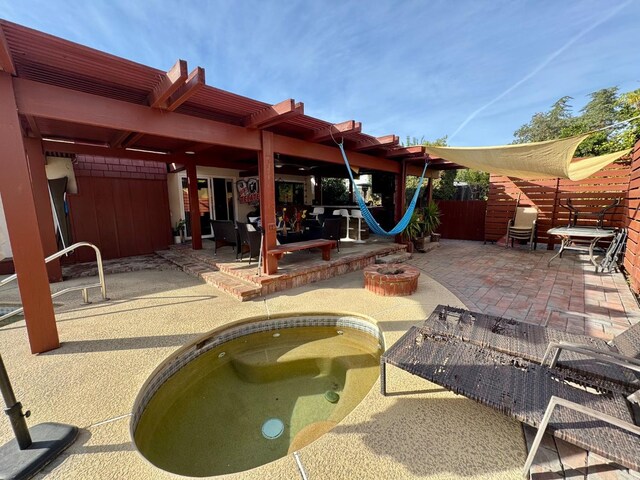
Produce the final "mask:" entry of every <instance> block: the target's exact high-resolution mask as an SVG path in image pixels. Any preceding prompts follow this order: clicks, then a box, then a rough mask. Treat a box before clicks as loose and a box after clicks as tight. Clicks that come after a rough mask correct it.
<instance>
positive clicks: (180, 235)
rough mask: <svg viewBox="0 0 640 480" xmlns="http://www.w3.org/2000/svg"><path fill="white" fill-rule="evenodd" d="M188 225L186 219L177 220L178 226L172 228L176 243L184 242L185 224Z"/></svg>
mask: <svg viewBox="0 0 640 480" xmlns="http://www.w3.org/2000/svg"><path fill="white" fill-rule="evenodd" d="M185 225H186V222H185V221H184V219H182V218H181V219H180V220H178V221H177V222H176V226H175V228H173V229H172V231H173V243H175V244H176V245H179V244H181V243H182V242H183V239H184V226H185Z"/></svg>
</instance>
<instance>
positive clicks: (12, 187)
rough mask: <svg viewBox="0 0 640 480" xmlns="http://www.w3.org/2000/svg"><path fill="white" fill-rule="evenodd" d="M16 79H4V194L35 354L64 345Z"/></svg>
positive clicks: (0, 101)
mask: <svg viewBox="0 0 640 480" xmlns="http://www.w3.org/2000/svg"><path fill="white" fill-rule="evenodd" d="M17 110H18V108H17V105H16V101H15V97H14V89H13V84H12V79H11V77H10V76H9V74H7V73H3V74H0V145H2V155H3V162H2V169H3V170H2V175H0V191H2V202H3V206H4V213H5V217H6V221H7V228H8V231H9V240H10V242H11V251H12V253H13V264H14V266H15V269H16V273H17V275H18V289H19V290H20V297H21V299H22V306H23V307H24V319H25V322H26V324H27V335H28V337H29V344H30V346H31V353H42V352H46V351H49V350H53V349H54V348H58V347H59V346H60V340H59V338H58V329H57V326H56V318H55V314H54V313H53V302H52V300H51V292H50V290H49V279H48V277H47V268H46V266H45V263H44V249H43V248H42V242H41V240H40V229H39V228H38V214H37V209H36V202H35V193H34V191H33V187H32V184H31V178H30V174H29V162H28V159H27V155H26V153H25V146H24V144H23V141H22V132H21V127H20V119H19V118H18V115H17Z"/></svg>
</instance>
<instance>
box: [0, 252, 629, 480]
mask: <svg viewBox="0 0 640 480" xmlns="http://www.w3.org/2000/svg"><path fill="white" fill-rule="evenodd" d="M550 255H551V252H546V251H538V252H532V253H530V252H528V251H526V250H506V249H504V247H498V246H496V245H482V244H481V243H476V242H458V241H444V242H442V245H441V247H440V248H439V249H437V250H435V251H434V252H432V253H429V254H424V255H421V254H416V255H415V256H414V258H413V259H412V260H411V261H410V263H411V264H412V265H414V266H416V267H418V268H420V269H421V270H422V272H423V274H422V275H421V277H420V281H419V285H418V291H417V292H416V293H415V294H414V295H412V296H410V297H379V296H376V295H374V294H372V293H370V292H367V291H365V290H364V289H363V288H362V285H363V279H362V272H352V273H349V274H346V275H343V276H340V277H335V278H331V279H328V280H324V281H321V282H318V283H314V284H310V285H306V286H303V287H300V288H296V289H292V290H287V291H284V292H279V293H276V294H272V295H268V296H266V297H264V298H259V299H255V300H253V301H248V302H244V303H240V302H238V301H237V300H235V299H234V298H232V297H230V296H228V295H226V294H224V293H221V292H218V291H215V290H213V289H212V288H211V287H210V286H209V285H207V284H204V283H202V282H200V281H199V280H197V279H195V278H192V277H190V276H188V275H186V274H184V273H183V272H180V271H169V272H167V271H156V270H153V269H152V270H146V271H138V272H131V273H124V274H111V275H107V287H108V292H109V296H110V297H111V298H112V300H111V301H109V302H105V303H103V302H99V301H96V303H94V304H90V305H84V304H83V303H82V301H81V298H80V295H79V294H76V295H74V294H69V295H67V296H64V297H60V298H59V299H56V303H57V304H59V306H58V307H57V308H56V316H57V320H58V328H59V332H60V337H61V341H62V346H61V348H59V349H57V350H55V351H52V352H49V353H47V354H42V355H38V356H34V355H31V354H30V353H29V348H28V344H27V338H26V330H25V325H24V321H17V322H14V323H11V324H8V325H5V326H3V327H1V328H0V344H1V345H2V355H3V358H4V361H5V364H6V365H7V368H8V370H9V374H10V376H11V379H12V381H13V384H14V389H15V390H16V394H17V397H18V399H19V400H21V401H22V403H23V404H24V405H25V407H26V408H28V409H30V410H31V411H32V412H33V413H32V417H31V418H30V419H29V424H31V425H34V424H37V423H40V422H44V421H57V422H65V423H72V424H75V425H77V426H79V427H81V433H80V436H79V438H78V440H77V441H76V443H75V444H74V445H73V446H72V447H71V448H70V449H69V450H68V451H67V452H65V453H64V454H63V455H62V456H61V457H60V458H59V459H58V460H56V461H55V462H54V463H53V464H52V465H50V466H48V467H47V468H46V470H45V471H44V472H43V473H41V474H40V475H39V476H38V477H36V478H47V479H58V478H60V479H70V478H82V479H86V478H118V479H120V478H127V479H136V478H139V479H148V478H176V476H174V475H170V474H167V473H165V472H162V471H160V470H158V469H156V468H155V467H153V466H151V465H150V464H149V463H147V462H146V461H145V460H144V459H143V458H142V457H141V456H140V455H139V454H138V453H137V452H136V450H135V447H134V446H133V444H132V443H131V441H130V438H129V431H128V426H129V419H130V412H131V408H132V405H133V401H134V399H135V396H136V395H137V393H138V391H139V389H140V387H141V386H142V384H143V382H144V381H145V380H146V378H147V377H148V376H149V375H150V373H151V372H152V371H153V369H154V368H155V367H156V366H157V365H158V364H159V363H160V362H161V361H162V360H163V359H165V358H166V357H167V356H168V355H169V354H170V353H171V352H173V351H175V350H176V349H177V348H178V347H180V346H181V345H184V344H186V343H187V342H190V341H193V340H194V339H195V338H197V337H198V336H199V335H200V334H202V333H204V332H206V331H209V330H211V329H213V328H217V327H219V326H221V325H224V324H227V323H230V322H233V321H236V320H239V319H243V318H246V317H250V316H258V315H261V316H269V315H271V314H274V313H281V312H292V313H293V312H314V311H319V310H322V311H336V312H345V313H346V312H349V313H355V314H360V315H365V316H368V317H370V318H371V319H372V320H374V321H375V322H376V323H377V324H378V326H379V327H380V328H381V330H382V331H383V334H384V338H385V342H386V345H387V347H388V346H390V345H391V344H392V343H393V342H395V340H396V339H398V338H399V337H400V336H401V335H402V334H403V333H404V332H405V331H406V330H407V329H408V328H409V327H410V326H411V325H414V324H418V323H421V322H422V321H423V320H424V318H425V317H426V315H427V314H428V313H429V312H431V310H432V309H433V308H434V307H435V305H437V304H438V303H445V304H450V305H457V306H463V305H464V304H466V306H467V307H470V308H479V309H481V310H483V311H487V312H490V313H494V312H496V310H491V309H493V308H496V309H501V308H503V307H504V305H506V303H507V301H508V300H511V301H510V303H509V305H506V307H504V308H505V310H504V312H502V313H503V314H507V315H509V316H514V317H515V318H521V319H526V320H528V321H537V320H538V313H540V314H542V316H543V317H544V312H546V308H555V307H558V300H557V298H556V297H560V298H562V297H563V295H570V299H569V300H568V302H569V303H568V305H573V307H574V308H577V307H576V302H577V301H578V300H579V299H580V298H581V297H582V298H583V299H584V300H583V305H584V308H583V311H584V312H587V313H590V312H595V313H597V315H598V317H599V318H600V319H601V320H604V321H606V322H607V323H596V324H594V325H592V322H585V323H584V324H583V325H584V331H591V329H593V331H594V332H597V333H600V332H601V333H602V334H603V335H612V334H614V333H615V332H616V331H617V330H618V329H621V328H623V325H624V322H627V325H628V324H630V323H631V322H635V321H637V318H638V313H639V309H638V307H637V305H636V304H635V301H634V300H633V296H632V295H631V294H630V293H628V289H627V287H626V284H625V283H624V282H623V281H621V279H618V274H616V275H613V276H609V275H604V276H603V275H599V276H598V277H601V278H595V276H593V275H591V273H590V272H589V271H588V270H589V269H588V267H586V266H585V265H583V263H584V262H583V261H582V260H581V259H580V258H579V257H572V256H571V255H567V256H566V258H564V259H562V260H561V261H560V265H557V264H556V265H552V267H550V269H549V270H548V271H543V272H542V273H544V275H542V274H541V273H537V272H538V270H542V268H543V267H542V266H544V267H545V268H546V260H547V259H548V258H549V256H550ZM583 267H584V268H583ZM581 272H582V273H581ZM430 276H433V278H435V279H436V280H438V281H436V280H434V279H432V278H430ZM494 276H495V277H496V278H494ZM592 277H594V278H592ZM604 277H607V278H604ZM620 277H622V276H621V275H620ZM551 278H553V282H552V281H551ZM581 278H582V280H580V279H581ZM483 279H484V281H485V282H486V283H485V284H482V280H483ZM81 281H82V279H75V280H71V281H69V282H65V283H78V282H81ZM439 282H441V283H439ZM549 283H551V285H548V284H549ZM567 284H568V285H569V287H567ZM61 287H62V285H56V286H54V288H55V289H58V288H61ZM556 287H557V288H556ZM559 288H565V289H566V290H564V291H566V292H569V293H566V294H564V293H560V292H559V290H558V289H559ZM485 289H486V290H485ZM625 289H626V290H625ZM472 290H473V291H472ZM482 292H484V293H482ZM540 292H545V293H540ZM481 293H482V294H481ZM627 294H628V295H629V297H627ZM474 295H475V296H474ZM591 295H594V298H591ZM616 295H617V300H618V301H619V303H620V305H619V304H618V303H617V302H616ZM587 296H589V298H587ZM17 297H18V294H17V288H13V289H9V290H3V291H1V292H0V303H2V302H14V301H16V300H17ZM485 297H486V298H485ZM92 298H97V295H96V294H94V295H92ZM596 298H601V300H596ZM545 299H546V301H545ZM572 301H573V304H572V303H571V302H572ZM467 302H469V303H467ZM523 302H530V305H528V307H519V306H518V305H521V304H522V303H523ZM534 302H535V303H534ZM543 302H544V305H545V307H546V308H545V309H543V308H542V304H543ZM596 302H597V303H596ZM498 304H500V305H498ZM512 304H513V307H512V306H511V305H512ZM534 305H535V306H536V308H534ZM605 311H606V314H605ZM512 312H513V313H512ZM516 314H517V315H516ZM558 318H562V317H558ZM579 318H582V317H579ZM606 319H608V320H606ZM614 320H615V322H614ZM569 321H571V323H570V324H569ZM569 326H571V328H576V329H578V328H579V327H580V324H579V322H578V320H575V319H573V317H572V318H569V319H567V327H569ZM389 386H390V389H391V390H393V391H402V392H410V393H408V394H406V395H402V396H389V397H383V396H382V395H381V394H380V392H379V383H376V385H375V386H374V387H373V388H372V390H371V391H370V392H369V393H368V395H367V396H366V397H365V399H364V400H363V401H362V403H361V404H360V405H358V407H356V409H355V410H353V411H352V412H351V414H349V415H348V416H347V417H346V418H345V419H344V420H343V421H342V422H341V423H340V424H339V425H338V426H337V427H336V428H334V429H333V430H331V431H330V432H329V433H327V434H326V435H324V436H323V437H321V438H320V439H319V440H317V441H316V442H314V443H312V444H311V445H309V446H307V447H305V448H303V449H302V450H301V451H300V458H301V461H302V464H303V465H304V468H305V470H306V473H307V475H308V478H310V479H312V478H340V479H350V478H354V479H355V478H358V479H360V478H367V479H389V478H403V479H404V478H407V479H412V478H486V479H501V478H510V479H516V478H520V469H521V467H522V465H523V464H524V459H525V456H526V449H525V441H524V437H523V434H522V429H521V426H520V424H518V423H517V422H514V421H512V420H510V419H508V418H506V417H504V416H503V415H500V414H498V413H496V412H495V411H493V410H490V409H488V408H485V407H482V406H481V405H478V404H476V403H474V402H472V401H470V400H468V399H465V398H463V397H460V396H457V395H454V394H452V393H450V392H446V391H443V390H442V389H441V388H440V387H438V386H436V385H433V384H429V383H427V382H424V381H421V380H419V379H417V378H415V377H412V376H410V375H409V374H406V373H405V372H402V371H400V370H397V369H389ZM9 438H11V431H10V428H9V424H8V421H6V420H5V421H0V443H4V442H6V441H7V440H8V439H9ZM552 443H553V442H552ZM549 447H550V448H552V447H553V445H549ZM557 448H558V449H559V450H560V449H563V448H565V446H562V447H561V446H560V445H559V446H558V447H557ZM548 451H549V450H547V449H543V452H545V453H548ZM569 454H570V455H569V457H571V458H574V460H572V462H574V464H575V462H576V461H575V456H576V455H577V458H579V459H584V462H582V460H579V461H578V465H577V466H576V467H573V466H572V464H571V463H567V464H566V465H560V466H559V467H558V468H559V469H560V474H563V472H566V474H567V477H569V476H572V478H573V475H576V474H577V475H578V476H581V478H584V475H582V474H581V473H580V471H581V467H580V465H582V464H584V465H586V464H589V465H591V466H590V467H589V468H590V472H592V473H594V472H595V473H594V475H599V474H598V473H597V472H601V473H602V474H603V475H607V477H606V478H609V477H608V476H609V475H613V474H618V472H615V471H610V469H611V467H610V466H609V465H607V464H606V462H605V461H603V460H602V459H598V458H592V456H589V457H587V456H586V455H585V454H584V452H582V453H580V452H578V453H576V452H575V450H573V449H570V450H569ZM569 457H566V456H565V458H569ZM581 462H582V463H581ZM585 462H586V463H585ZM593 462H596V463H597V465H595V466H594V465H593ZM572 468H574V469H573V470H571V469H572ZM584 470H585V471H586V467H584ZM543 475H544V477H540V478H558V477H557V476H553V475H550V474H548V473H545V474H543ZM619 475H628V474H626V473H623V472H620V473H619ZM226 478H237V479H264V478H269V479H272V478H273V479H296V478H301V476H300V472H299V470H298V468H297V466H296V462H295V460H294V458H293V457H292V456H291V455H289V456H287V457H284V458H281V459H279V460H277V461H275V462H272V463H270V464H267V465H264V466H262V467H259V468H256V469H254V470H250V471H247V472H242V473H238V474H234V475H229V476H228V477H226ZM576 478H577V477H576ZM588 478H594V479H595V478H605V476H601V477H599V476H589V477H588ZM620 478H624V477H620Z"/></svg>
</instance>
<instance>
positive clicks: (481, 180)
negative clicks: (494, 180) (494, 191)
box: [456, 168, 489, 200]
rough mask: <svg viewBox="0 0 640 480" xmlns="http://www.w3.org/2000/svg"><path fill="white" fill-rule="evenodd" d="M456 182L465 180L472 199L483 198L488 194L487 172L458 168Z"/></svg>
mask: <svg viewBox="0 0 640 480" xmlns="http://www.w3.org/2000/svg"><path fill="white" fill-rule="evenodd" d="M456 182H465V183H466V184H467V185H469V188H470V189H471V193H472V199H476V200H485V199H486V198H487V196H488V195H489V174H488V173H487V172H481V171H479V170H470V169H468V168H463V169H461V170H458V174H457V175H456Z"/></svg>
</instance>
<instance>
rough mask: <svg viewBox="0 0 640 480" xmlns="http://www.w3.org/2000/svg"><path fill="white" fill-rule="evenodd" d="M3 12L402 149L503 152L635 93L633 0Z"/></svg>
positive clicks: (219, 3) (638, 82)
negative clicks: (426, 142) (424, 145)
mask: <svg viewBox="0 0 640 480" xmlns="http://www.w3.org/2000/svg"><path fill="white" fill-rule="evenodd" d="M0 17H2V18H5V19H7V20H10V21H13V22H16V23H20V24H23V25H26V26H29V27H32V28H35V29H38V30H42V31H45V32H48V33H51V34H54V35H57V36H60V37H63V38H66V39H68V40H71V41H74V42H78V43H82V44H85V45H88V46H91V47H93V48H97V49H100V50H104V51H106V52H109V53H112V54H115V55H118V56H122V57H125V58H128V59H130V60H134V61H137V62H140V63H144V64H147V65H150V66H153V67H155V68H159V69H163V70H167V69H169V68H170V67H171V66H172V65H173V64H174V63H175V61H176V60H177V59H178V58H182V59H184V60H187V62H188V64H189V67H190V69H192V68H194V67H195V66H197V65H199V66H202V67H204V68H205V70H206V78H207V84H209V85H212V86H215V87H218V88H222V89H225V90H229V91H232V92H235V93H238V94H241V95H245V96H248V97H251V98H255V99H258V100H261V101H264V102H269V103H277V102H279V101H281V100H284V99H287V98H295V99H296V100H297V101H302V102H304V104H305V113H307V114H308V115H312V116H315V117H318V118H322V119H324V120H328V121H331V122H336V123H337V122H342V121H345V120H351V119H354V120H357V121H360V122H362V126H363V131H364V132H365V133H369V134H372V135H376V136H381V135H386V134H390V133H395V134H397V135H399V136H400V138H401V139H402V140H403V141H404V140H405V138H406V137H407V136H411V137H418V138H421V137H424V138H426V139H430V140H431V139H435V138H438V137H441V136H444V135H449V143H450V144H451V145H458V146H468V145H495V144H502V143H510V142H511V141H512V139H513V132H514V131H515V130H516V129H517V128H518V127H520V126H521V125H522V124H524V123H526V122H528V121H529V119H530V118H531V116H532V115H533V114H534V113H535V112H539V111H546V110H547V109H548V108H549V107H550V106H551V104H553V103H554V102H555V101H556V100H557V99H558V98H560V97H562V96H564V95H570V96H572V97H573V98H574V100H573V101H572V102H571V103H572V105H573V106H574V110H575V111H577V110H579V108H581V107H582V106H584V104H585V103H586V102H587V101H588V98H587V95H588V94H589V93H590V92H593V91H596V90H598V89H601V88H605V87H611V86H618V87H619V88H620V90H621V91H629V90H635V89H637V88H640V47H638V45H639V41H638V29H639V28H640V0H624V1H618V0H564V1H557V0H549V1H546V0H535V1H534V0H531V1H523V0H509V1H502V0H494V1H481V0H476V1H467V0H448V1H447V0H443V1H396V2H393V1H386V0H376V1H365V0H362V1H349V0H343V1H334V0H326V1H312V0H304V1H303V0H271V1H270V0H262V1H254V0H250V1H249V0H247V1H243V0H235V1H233V0H209V1H188V2H187V1H172V2H169V1H143V0H138V1H135V0H109V1H98V0H96V1H86V2H79V1H75V2H74V1H67V2H64V1H59V0H46V1H30V0H20V1H18V0H0Z"/></svg>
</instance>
